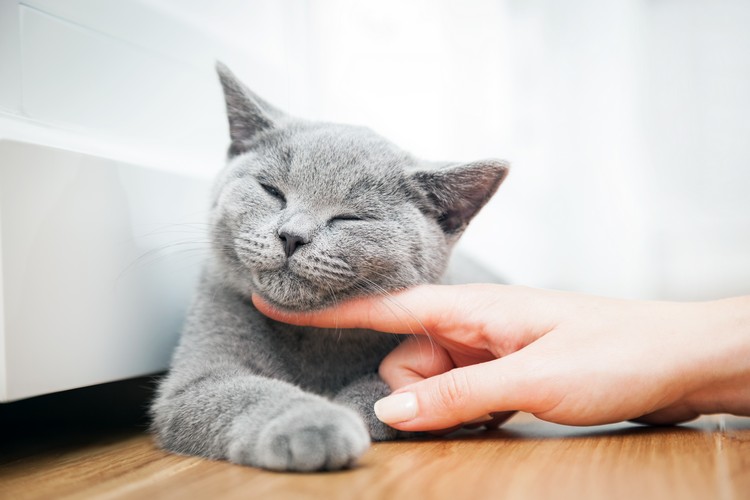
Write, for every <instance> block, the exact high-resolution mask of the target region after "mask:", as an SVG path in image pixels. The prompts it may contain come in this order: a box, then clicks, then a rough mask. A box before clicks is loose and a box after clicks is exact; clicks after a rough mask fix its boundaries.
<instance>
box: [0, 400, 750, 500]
mask: <svg viewBox="0 0 750 500" xmlns="http://www.w3.org/2000/svg"><path fill="white" fill-rule="evenodd" d="M6 431H7V429H6ZM0 498H2V499H26V498H133V499H138V500H146V499H153V498H174V499H193V498H197V499H200V498H211V499H214V498H243V499H244V498H267V499H283V498H332V499H336V498H341V499H352V498H365V499H367V498H373V499H375V498H387V499H400V498H404V499H423V498H438V499H440V498H445V499H463V498H468V499H481V498H493V499H499V498H519V499H536V498H540V499H541V498H544V499H548V498H575V499H587V498H592V499H616V498H623V499H637V500H646V499H650V498H659V499H672V498H676V499H693V498H696V499H720V500H728V499H750V419H747V418H746V419H742V418H735V417H724V416H715V417H705V418H703V419H701V420H698V421H696V422H693V423H691V424H688V425H685V426H680V427H671V428H647V427H640V426H636V425H630V424H618V425H610V426H604V427H591V428H573V427H564V426H557V425H552V424H548V423H544V422H541V421H538V420H536V419H534V418H532V417H530V416H527V415H518V416H516V417H515V418H514V419H513V420H511V421H510V422H509V423H508V424H507V425H506V426H505V428H504V429H503V430H500V431H497V432H485V433H475V434H470V435H462V436H459V437H452V438H435V439H426V440H418V441H408V442H394V443H380V444H375V445H373V447H372V448H371V449H370V450H369V452H368V453H367V454H366V455H365V456H364V458H363V459H362V461H361V463H360V465H359V466H358V467H356V468H355V469H353V470H348V471H343V472H335V473H324V474H282V473H271V472H265V471H260V470H256V469H251V468H247V467H240V466H236V465H231V464H228V463H224V462H215V461H209V460H203V459H199V458H193V457H181V456H175V455H170V454H168V453H165V452H163V451H161V450H159V449H157V448H155V447H154V445H153V443H152V441H151V439H150V437H149V436H148V434H147V433H146V432H144V430H143V429H141V428H133V427H132V426H131V427H129V428H128V427H126V428H119V429H117V428H116V429H111V428H108V429H98V430H86V429H78V430H76V431H73V430H67V431H65V432H62V433H60V432H57V431H52V432H44V431H39V432H37V433H36V434H35V435H33V436H27V437H23V438H22V439H10V440H9V441H8V442H7V443H4V444H3V445H2V451H0Z"/></svg>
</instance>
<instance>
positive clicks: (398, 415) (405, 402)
mask: <svg viewBox="0 0 750 500" xmlns="http://www.w3.org/2000/svg"><path fill="white" fill-rule="evenodd" d="M417 410H418V408H417V397H416V396H415V395H414V394H413V393H411V392H404V393H402V394H394V395H392V396H388V397H386V398H383V399H381V400H379V401H377V402H376V403H375V416H377V417H378V420H380V421H381V422H384V423H386V424H397V423H399V422H406V421H407V420H411V419H413V418H414V417H416V416H417Z"/></svg>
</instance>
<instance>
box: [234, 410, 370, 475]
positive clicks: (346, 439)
mask: <svg viewBox="0 0 750 500" xmlns="http://www.w3.org/2000/svg"><path fill="white" fill-rule="evenodd" d="M369 445H370V437H369V435H368V432H367V429H366V428H365V426H364V424H363V423H362V420H361V419H360V418H359V416H358V415H357V414H356V413H354V412H353V411H351V410H349V409H347V408H343V407H341V406H338V405H334V404H332V403H328V402H315V403H307V404H305V405H300V406H297V407H295V408H293V409H290V410H287V411H286V412H284V413H282V414H281V415H279V416H278V417H276V418H274V419H273V420H272V421H270V422H269V423H268V424H267V425H266V426H265V428H263V429H262V430H261V431H260V434H259V435H258V439H257V442H256V443H255V445H254V450H253V451H254V453H253V455H254V456H255V460H254V462H256V463H254V464H253V465H257V466H260V467H263V468H266V469H270V470H278V471H303V472H304V471H317V470H338V469H344V468H347V467H350V466H352V465H353V464H354V463H355V462H356V461H357V459H358V458H359V457H360V456H362V454H363V453H364V452H365V451H367V448H368V447H369ZM233 458H234V457H233ZM233 461H236V460H234V459H233Z"/></svg>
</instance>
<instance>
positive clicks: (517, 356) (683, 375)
mask: <svg viewBox="0 0 750 500" xmlns="http://www.w3.org/2000/svg"><path fill="white" fill-rule="evenodd" d="M253 302H254V304H255V305H256V307H257V308H258V309H259V310H260V311H261V312H262V313H263V314H265V315H267V316H269V317H271V318H273V319H276V320H279V321H283V322H287V323H292V324H296V325H306V326H318V327H324V328H366V329H371V330H377V331H382V332H391V333H395V334H405V335H409V336H410V337H409V338H408V339H406V340H405V341H404V342H403V343H402V344H401V345H400V346H399V347H398V348H397V349H395V350H394V351H393V352H392V353H391V354H390V355H388V357H386V358H385V359H384V360H383V362H382V364H381V366H380V375H381V377H382V378H383V379H384V380H385V381H386V382H387V383H388V384H389V385H390V387H391V388H392V389H393V393H392V394H391V395H390V396H388V397H387V398H384V399H382V400H380V401H378V403H376V405H375V410H376V413H377V415H378V418H380V419H381V420H382V421H384V422H386V423H387V424H389V425H391V426H393V427H395V428H397V429H400V430H404V431H430V430H441V429H452V428H455V427H456V426H460V425H463V424H465V423H469V422H477V421H479V422H482V421H486V422H487V423H492V424H497V423H499V422H501V421H502V420H504V419H505V418H507V416H509V415H511V414H512V412H514V411H525V412H529V413H533V414H534V415H536V416H537V417H538V418H540V419H542V420H547V421H550V422H556V423H561V424H568V425H596V424H605V423H611V422H619V421H623V420H637V421H640V422H644V423H651V424H673V423H679V422H683V421H687V420H691V419H693V418H696V417H697V416H699V415H701V414H710V413H732V414H735V415H745V416H750V296H748V297H735V298H729V299H722V300H716V301H709V302H684V303H680V302H648V301H634V300H620V299H610V298H602V297H596V296H590V295H583V294H578V293H571V292H561V291H551V290H542V289H533V288H527V287H519V286H508V285H483V284H474V285H454V286H446V285H423V286H419V287H415V288H412V289H409V290H405V291H402V292H399V293H394V294H391V295H389V296H385V297H368V298H361V299H355V300H352V301H349V302H346V303H344V304H341V305H340V306H339V307H336V308H331V309H326V310H322V311H318V312H309V313H289V312H285V311H280V310H277V309H274V308H273V307H271V306H270V305H269V304H268V303H266V302H265V301H263V299H262V298H261V297H259V296H253ZM488 415H492V416H493V417H494V419H493V420H492V421H490V419H489V417H488Z"/></svg>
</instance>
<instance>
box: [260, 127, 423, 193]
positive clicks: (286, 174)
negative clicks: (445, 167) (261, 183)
mask: <svg viewBox="0 0 750 500" xmlns="http://www.w3.org/2000/svg"><path fill="white" fill-rule="evenodd" d="M258 153H259V154H260V155H261V157H264V158H263V159H264V162H263V163H264V167H265V170H266V173H268V174H270V175H273V176H274V177H277V178H280V180H282V181H283V182H284V183H286V184H288V185H290V186H294V187H295V188H296V189H300V190H304V191H308V192H310V193H311V194H313V193H318V194H325V195H327V196H329V197H334V198H339V197H344V196H347V197H354V196H357V195H358V194H359V193H368V192H372V191H374V190H378V188H385V190H391V189H392V188H393V187H394V186H395V185H396V184H398V183H400V182H401V179H402V177H403V173H404V170H405V168H408V167H409V166H410V165H411V163H412V161H413V160H412V158H411V157H410V156H409V155H408V154H407V153H404V152H403V151H401V150H399V149H398V148H397V147H395V146H394V145H392V144H390V143H389V142H388V141H386V140H385V139H383V138H381V137H379V136H378V135H376V134H375V133H373V132H371V131H370V130H369V129H366V128H361V127H352V126H345V125H328V124H323V125H318V126H309V127H299V128H295V129H290V130H287V131H285V132H284V133H282V134H278V135H277V136H276V137H275V138H273V139H272V140H269V142H268V143H267V144H265V145H264V147H263V148H261V149H259V150H258Z"/></svg>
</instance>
